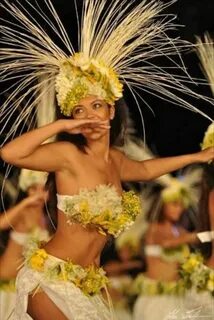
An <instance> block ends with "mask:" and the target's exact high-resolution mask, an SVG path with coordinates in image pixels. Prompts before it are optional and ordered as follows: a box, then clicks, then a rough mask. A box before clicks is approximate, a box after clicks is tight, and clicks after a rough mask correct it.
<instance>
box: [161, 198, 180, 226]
mask: <svg viewBox="0 0 214 320" xmlns="http://www.w3.org/2000/svg"><path fill="white" fill-rule="evenodd" d="M183 211H184V205H183V203H182V202H181V201H171V202H168V203H165V204H164V208H163V214H164V217H165V219H167V220H170V221H172V222H176V221H178V220H179V219H180V217H181V215H182V213H183Z"/></svg>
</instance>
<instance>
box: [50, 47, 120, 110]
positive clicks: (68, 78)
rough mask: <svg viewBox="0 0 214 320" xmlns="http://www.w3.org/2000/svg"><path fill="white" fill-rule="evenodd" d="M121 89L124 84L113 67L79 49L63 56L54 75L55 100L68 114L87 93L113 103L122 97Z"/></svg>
mask: <svg viewBox="0 0 214 320" xmlns="http://www.w3.org/2000/svg"><path fill="white" fill-rule="evenodd" d="M122 90H123V85H122V84H121V83H120V81H119V78H118V76H117V74H116V73H115V72H114V70H113V69H112V68H108V67H107V66H105V64H104V63H102V62H101V61H98V60H96V59H91V58H89V57H87V56H86V55H84V54H83V53H82V52H79V53H75V54H74V55H73V56H72V57H69V58H67V59H66V60H64V61H63V63H62V66H61V67H60V69H59V74H58V75H57V76H56V92H57V100H58V104H59V106H60V109H61V111H62V113H63V114H64V115H66V116H70V115H71V114H72V109H73V108H74V106H75V105H76V104H77V103H78V102H79V101H80V100H81V99H83V98H85V97H87V96H88V95H90V94H91V95H97V96H99V97H101V98H102V99H103V100H105V101H106V102H107V103H109V104H114V102H115V101H116V100H118V99H119V98H121V97H122Z"/></svg>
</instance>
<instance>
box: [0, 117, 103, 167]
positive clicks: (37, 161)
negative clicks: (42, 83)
mask: <svg viewBox="0 0 214 320" xmlns="http://www.w3.org/2000/svg"><path fill="white" fill-rule="evenodd" d="M98 122H99V123H100V121H98V120H58V121H56V122H53V123H51V124H48V125H46V126H44V127H41V128H38V129H35V130H32V131H30V132H27V133H25V134H23V135H21V136H20V137H18V138H16V139H14V140H13V141H11V142H9V143H8V144H6V145H5V146H4V147H3V148H2V149H1V157H2V159H3V160H4V161H5V162H8V163H10V164H12V165H15V166H17V167H21V168H26V169H32V170H40V171H47V172H51V171H58V170H60V169H62V168H63V166H64V165H65V163H67V160H68V154H69V156H70V154H72V153H71V152H69V150H71V151H74V150H76V148H75V146H74V145H72V144H71V143H66V142H58V143H48V144H43V145H42V143H43V142H45V141H46V140H47V139H48V138H50V137H52V136H54V135H57V134H58V133H59V132H62V131H65V132H69V133H71V134H73V133H74V134H76V133H80V132H81V130H83V128H85V127H86V126H90V125H92V124H97V123H98ZM74 156H75V155H74ZM70 160H71V159H70Z"/></svg>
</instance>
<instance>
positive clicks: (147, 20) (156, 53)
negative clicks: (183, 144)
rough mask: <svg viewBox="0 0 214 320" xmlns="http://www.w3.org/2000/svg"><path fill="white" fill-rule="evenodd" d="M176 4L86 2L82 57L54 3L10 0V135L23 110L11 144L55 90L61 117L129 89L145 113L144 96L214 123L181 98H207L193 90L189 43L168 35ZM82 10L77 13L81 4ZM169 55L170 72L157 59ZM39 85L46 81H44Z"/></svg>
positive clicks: (5, 45) (1, 69)
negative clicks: (186, 58)
mask: <svg viewBox="0 0 214 320" xmlns="http://www.w3.org/2000/svg"><path fill="white" fill-rule="evenodd" d="M175 1H176V0H168V1H163V2H161V1H156V0H151V1H146V0H142V1H140V3H139V4H138V5H133V3H132V1H128V0H122V1H121V0H109V1H107V0H84V1H83V9H82V19H81V22H80V21H79V19H77V21H78V26H79V34H78V38H79V48H78V51H77V52H75V50H74V47H73V45H72V44H71V41H70V39H69V37H68V34H67V33H66V31H65V29H64V26H63V24H62V22H61V20H60V18H59V16H58V14H57V12H56V11H55V9H54V7H53V5H52V3H51V0H42V1H39V2H38V1H35V2H33V1H30V0H23V1H13V3H10V1H7V0H3V1H2V3H1V8H3V9H4V10H6V12H7V14H8V15H10V16H11V19H10V18H8V20H4V19H2V22H3V23H2V25H1V26H0V33H1V35H2V36H1V40H0V44H1V51H0V62H1V64H0V74H1V80H2V81H8V80H12V81H15V83H13V85H12V88H9V89H11V90H12V93H11V94H9V96H8V98H7V100H6V101H5V103H4V104H3V105H2V106H1V108H0V119H1V120H0V121H1V127H2V129H1V130H2V131H3V130H4V129H5V126H7V123H8V122H9V121H10V119H11V118H12V117H13V114H14V113H15V112H16V111H17V109H18V110H19V111H18V112H19V116H18V117H17V118H16V119H15V120H14V122H13V125H12V127H11V129H10V130H9V132H8V133H7V138H8V137H10V136H12V137H13V136H14V135H15V133H16V131H17V130H18V127H19V126H20V123H22V121H23V120H24V122H26V121H27V120H28V118H31V117H32V115H33V114H34V113H35V112H36V111H35V109H36V107H37V105H38V103H39V101H40V99H41V98H42V96H43V95H44V94H45V92H47V91H49V90H50V91H51V90H53V88H54V90H55V92H56V96H57V102H58V105H59V107H60V109H61V112H62V113H63V114H64V115H68V116H70V115H71V114H72V110H73V108H74V106H75V104H76V103H77V102H78V101H79V100H80V99H81V98H84V97H86V96H87V95H88V94H94V95H98V96H101V97H102V98H103V99H105V100H106V101H107V102H108V103H110V104H114V102H115V101H116V100H118V99H119V98H120V97H121V96H122V94H123V85H124V84H125V85H126V86H127V87H128V88H129V90H130V91H131V93H132V94H133V96H134V99H135V101H136V103H137V105H138V108H139V111H140V113H141V109H140V107H139V103H138V100H139V99H141V100H143V97H142V96H141V95H140V93H139V89H140V90H143V91H145V92H149V93H152V94H154V95H156V96H159V97H160V98H162V99H164V100H167V101H170V102H172V103H174V104H176V105H180V106H182V107H185V108H187V109H190V110H193V111H195V112H199V113H201V114H203V115H204V116H206V117H208V116H207V115H205V114H204V113H203V112H202V111H200V110H198V109H197V108H195V107H194V106H192V105H191V104H190V103H189V102H187V101H186V99H185V98H182V97H179V96H178V94H179V93H182V96H183V94H186V95H190V96H193V97H195V98H201V96H200V95H199V94H197V93H195V92H193V91H192V90H191V89H189V88H188V87H187V86H186V84H187V83H188V82H191V81H192V80H191V79H190V77H189V75H188V73H187V71H186V68H185V66H184V64H183V62H182V59H181V57H180V54H179V51H180V49H183V48H187V47H188V46H189V44H187V43H186V42H185V41H182V40H180V39H172V38H170V37H169V36H167V33H168V31H170V30H173V29H174V28H175V27H176V25H175V24H174V23H173V20H174V16H172V15H167V14H164V13H162V11H163V10H164V9H165V8H166V7H168V6H169V5H171V4H172V3H174V2H175ZM41 2H43V4H44V5H45V8H44V6H41ZM74 3H75V4H76V7H77V3H76V0H74ZM44 9H45V10H44ZM37 18H38V19H37ZM71 21H72V19H71ZM46 26H48V27H49V28H50V30H51V35H52V36H54V37H53V38H55V40H56V41H54V40H53V39H52V37H51V36H50V35H49V34H48V31H47V28H46ZM71 28H72V26H71ZM58 41H59V42H60V43H61V44H62V46H61V47H60V46H59V45H58V44H57V43H58ZM161 56H162V57H165V58H166V59H168V60H169V62H170V64H171V65H170V68H169V67H168V68H167V67H162V66H157V65H155V63H154V59H156V58H159V57H161ZM173 56H176V59H175V60H174V61H173ZM178 57H179V59H180V63H179V64H178V60H179V59H177V58H178ZM169 69H170V70H169ZM175 69H179V74H178V75H176V74H175V73H176V72H175ZM169 71H170V72H169ZM181 71H182V72H183V74H182V75H181ZM38 78H40V79H43V80H42V81H40V82H38V81H37V80H38ZM205 99H206V98H205ZM207 100H209V98H207ZM208 118H209V117H208Z"/></svg>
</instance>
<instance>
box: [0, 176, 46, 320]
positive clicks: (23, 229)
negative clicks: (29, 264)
mask: <svg viewBox="0 0 214 320" xmlns="http://www.w3.org/2000/svg"><path fill="white" fill-rule="evenodd" d="M46 177H47V174H45V173H43V172H33V171H30V170H22V171H21V174H20V177H19V187H20V188H21V189H22V191H24V192H27V197H26V198H24V199H23V200H22V201H20V202H19V203H18V204H17V205H15V206H14V207H12V208H10V209H8V210H7V211H6V212H4V213H2V214H1V215H0V228H1V230H8V229H10V228H13V230H11V231H10V233H9V234H10V236H9V240H8V242H7V245H6V246H5V248H3V250H2V252H1V256H0V305H1V308H0V318H1V319H2V320H6V319H8V317H9V316H10V315H11V314H12V311H13V309H14V306H15V278H16V275H17V273H18V269H19V267H20V265H21V264H22V262H23V251H24V248H26V247H27V245H28V244H29V242H31V241H32V239H34V238H38V239H39V240H41V241H42V240H45V241H47V240H48V238H49V235H48V232H47V231H46V227H47V226H46V224H45V215H44V211H43V207H44V202H45V201H46V200H47V191H45V189H44V186H45V180H46Z"/></svg>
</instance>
